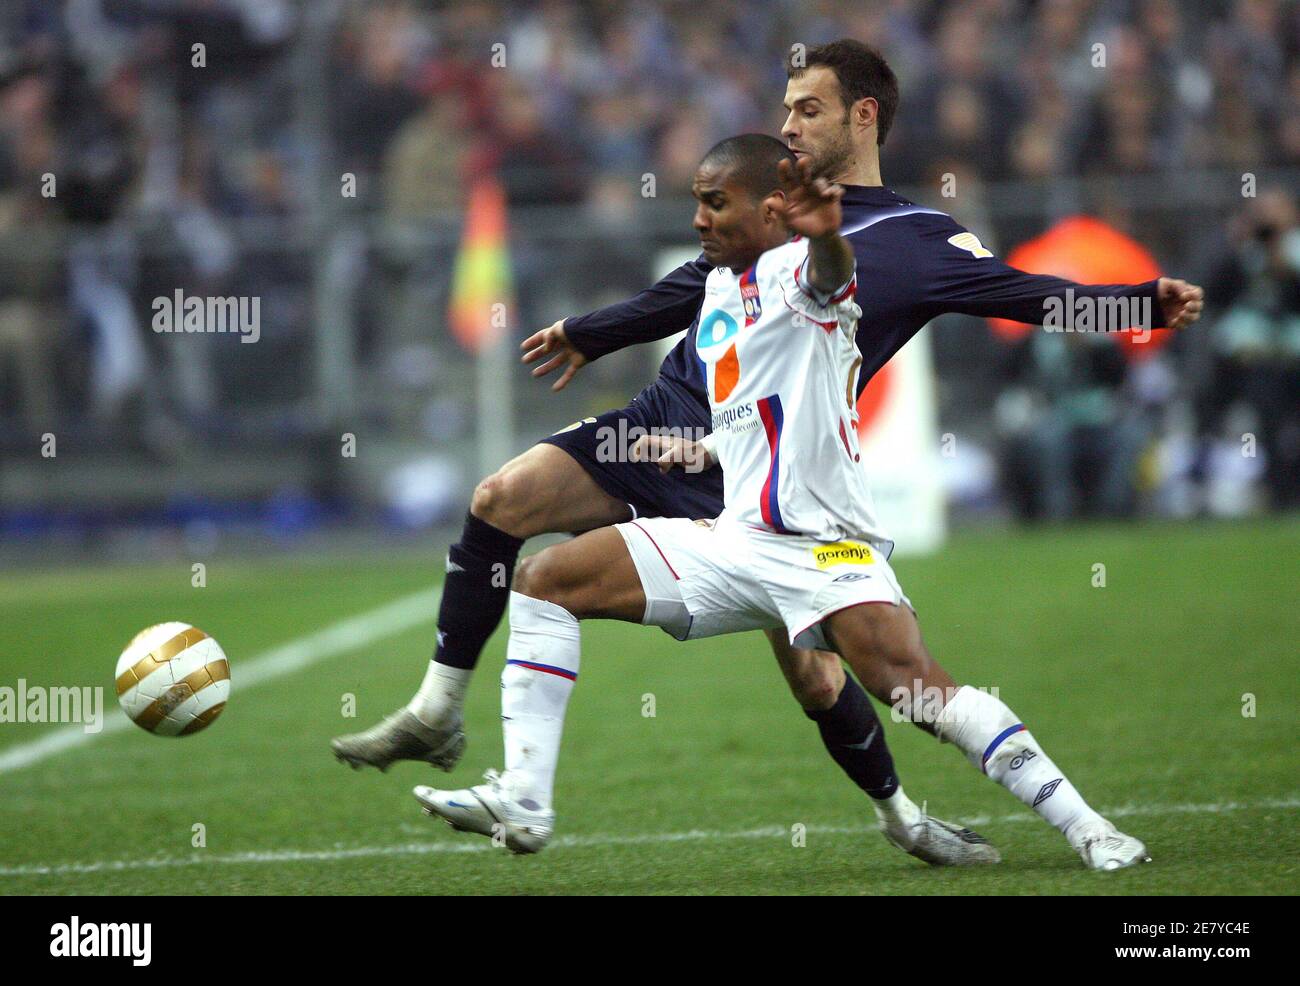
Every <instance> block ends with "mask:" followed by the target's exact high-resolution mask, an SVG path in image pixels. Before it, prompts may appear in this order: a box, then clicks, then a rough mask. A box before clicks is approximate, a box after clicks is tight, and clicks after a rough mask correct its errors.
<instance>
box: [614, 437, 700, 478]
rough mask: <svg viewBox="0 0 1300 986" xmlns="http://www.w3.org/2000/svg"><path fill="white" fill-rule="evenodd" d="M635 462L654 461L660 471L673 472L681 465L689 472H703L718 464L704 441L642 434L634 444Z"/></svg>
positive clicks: (633, 456) (633, 454) (633, 455)
mask: <svg viewBox="0 0 1300 986" xmlns="http://www.w3.org/2000/svg"><path fill="white" fill-rule="evenodd" d="M632 461H633V462H654V463H656V464H657V465H658V466H659V471H660V472H663V473H666V472H671V471H672V469H673V467H674V466H681V467H682V468H683V469H685V470H686V471H687V472H703V471H704V470H705V469H709V468H712V467H713V466H715V465H717V460H716V459H714V458H713V456H712V455H710V454H709V450H708V449H707V448H705V447H704V444H703V443H702V442H693V441H691V440H690V439H687V438H679V437H677V436H675V435H642V436H641V437H640V438H638V439H637V440H636V444H635V445H633V446H632Z"/></svg>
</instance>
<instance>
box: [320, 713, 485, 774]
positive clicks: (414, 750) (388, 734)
mask: <svg viewBox="0 0 1300 986" xmlns="http://www.w3.org/2000/svg"><path fill="white" fill-rule="evenodd" d="M463 725H464V723H463V721H462V720H461V719H460V718H459V717H457V718H456V719H455V720H453V721H451V722H448V723H447V724H446V725H445V726H442V727H441V728H439V729H431V728H430V727H428V726H426V725H425V724H424V723H422V722H421V721H420V720H419V719H417V718H416V716H415V714H414V713H413V712H411V711H410V710H409V709H399V710H398V711H396V712H394V713H393V714H392V715H390V716H389V717H388V718H386V719H385V720H384V721H383V722H381V723H379V724H378V725H376V726H371V727H370V728H369V729H367V730H366V731H365V732H363V733H350V734H349V735H347V736H336V737H335V738H334V739H332V740H330V747H331V748H332V749H333V750H334V756H335V757H337V758H338V759H339V760H341V761H342V762H343V763H346V764H350V765H351V766H352V768H353V769H354V770H360V769H361V768H362V767H363V766H366V765H369V766H371V767H378V768H379V769H380V770H387V769H388V768H389V767H391V766H392V765H393V764H394V763H396V762H397V761H398V760H422V761H424V762H425V763H431V764H433V765H434V766H435V767H437V768H438V769H439V770H451V769H452V768H453V767H455V766H456V764H457V762H458V761H459V760H460V758H461V755H462V754H463V753H464V752H465V730H464V729H463Z"/></svg>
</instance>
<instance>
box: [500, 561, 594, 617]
mask: <svg viewBox="0 0 1300 986" xmlns="http://www.w3.org/2000/svg"><path fill="white" fill-rule="evenodd" d="M511 588H513V589H514V591H515V592H518V593H522V594H523V595H525V596H532V597H533V598H534V599H545V600H546V601H547V602H549V603H555V605H557V606H559V607H561V608H563V609H567V610H568V611H569V612H570V613H574V615H577V611H578V610H579V609H581V605H580V602H581V600H580V599H579V598H578V594H577V592H576V591H575V590H577V589H578V588H580V587H579V586H577V585H575V583H574V580H573V579H572V577H571V576H570V575H569V574H568V573H566V570H565V567H564V566H563V565H562V564H561V563H560V562H559V561H558V560H557V559H556V557H555V553H554V551H553V549H551V548H547V549H546V550H544V551H539V552H538V553H537V554H535V555H529V556H528V557H527V558H524V559H522V560H521V561H520V562H519V564H518V565H517V566H516V567H515V578H514V582H513V584H512V586H511Z"/></svg>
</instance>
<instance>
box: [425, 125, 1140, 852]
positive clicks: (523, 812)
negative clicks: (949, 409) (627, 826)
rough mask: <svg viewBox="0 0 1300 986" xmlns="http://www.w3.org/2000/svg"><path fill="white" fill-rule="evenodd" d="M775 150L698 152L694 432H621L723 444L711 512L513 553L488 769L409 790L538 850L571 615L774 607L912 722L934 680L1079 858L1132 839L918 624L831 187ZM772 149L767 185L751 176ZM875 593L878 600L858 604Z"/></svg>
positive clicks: (708, 614) (677, 452)
mask: <svg viewBox="0 0 1300 986" xmlns="http://www.w3.org/2000/svg"><path fill="white" fill-rule="evenodd" d="M765 142H767V143H765ZM792 160H793V158H792V155H790V153H789V151H788V150H787V149H786V148H785V147H784V145H782V144H781V143H780V142H779V141H776V140H774V139H772V138H763V137H758V136H757V135H745V136H744V137H742V138H732V139H731V140H730V141H724V142H723V143H722V144H720V145H719V146H718V147H716V148H714V149H713V150H712V151H710V153H709V155H707V156H706V157H705V160H704V162H703V163H702V164H701V166H700V169H699V171H698V172H697V174H696V179H695V183H694V187H693V192H694V194H695V197H696V199H697V200H698V201H699V203H700V207H699V209H698V210H697V212H696V220H695V227H696V229H697V230H698V231H699V232H700V237H701V246H702V248H703V250H704V252H705V254H706V255H707V256H708V259H709V260H710V261H711V262H712V263H713V264H714V265H715V267H716V268H717V269H716V270H714V271H713V272H712V273H711V274H710V275H709V279H708V282H707V285H706V292H705V298H704V303H703V306H702V308H701V320H700V328H699V335H698V338H697V347H698V350H699V353H700V358H701V360H703V362H704V364H705V366H704V370H705V372H706V373H707V378H708V391H709V398H710V403H711V407H712V418H713V432H712V434H711V435H710V436H709V438H708V439H706V440H705V441H704V442H702V443H696V442H691V441H687V440H684V439H681V438H679V437H672V436H649V437H648V438H647V439H643V440H642V441H641V442H640V443H639V444H638V447H639V448H641V449H643V450H644V451H646V452H649V453H651V454H653V455H654V456H655V457H656V458H657V459H658V460H659V462H660V465H661V468H671V467H672V466H674V465H678V464H681V465H685V466H686V467H687V468H701V467H711V466H713V465H716V464H718V463H720V464H721V465H722V466H723V469H724V484H725V498H724V500H725V509H724V510H723V513H722V515H721V516H720V517H718V518H717V520H716V521H691V520H685V519H681V518H665V517H655V518H646V519H639V520H633V521H631V522H629V523H624V524H618V525H615V526H614V527H606V528H601V529H599V530H596V531H591V532H589V533H586V534H583V535H581V536H579V537H577V538H575V539H574V540H572V541H570V542H568V543H565V544H561V545H556V546H554V547H552V548H548V549H547V550H545V551H543V552H541V553H540V554H538V555H536V556H534V557H533V558H530V559H526V560H525V562H524V563H523V564H522V565H521V566H520V567H519V568H518V569H517V571H516V574H515V582H514V590H513V591H512V593H511V600H510V630H511V632H510V642H509V645H508V650H507V665H506V669H505V671H504V672H503V673H502V710H501V711H502V728H503V732H504V734H505V751H506V771H505V773H504V774H503V775H499V774H496V773H495V772H489V775H488V783H487V784H483V785H478V786H476V787H473V788H469V789H466V790H461V791H440V790H435V789H433V788H429V787H425V786H420V787H417V788H416V789H415V796H416V798H417V800H419V801H420V803H421V804H422V805H423V806H424V808H425V810H426V811H427V812H428V813H430V814H435V815H438V816H441V817H442V818H444V819H446V820H447V821H448V822H449V823H451V824H452V826H453V827H456V828H461V829H466V830H470V831H475V832H479V833H482V834H485V835H492V836H494V837H495V836H500V837H502V838H503V839H504V842H505V844H506V845H507V846H509V847H510V848H511V849H513V850H515V851H516V852H536V851H537V850H539V849H540V848H541V847H542V846H544V845H545V844H546V842H547V840H548V839H549V838H550V836H551V834H552V832H553V830H554V820H555V813H554V809H553V807H552V804H553V796H552V795H553V784H554V777H555V769H556V764H557V760H558V754H559V746H560V737H561V732H562V729H563V720H564V713H565V709H566V707H567V702H568V697H569V694H570V692H571V691H572V687H573V683H574V681H575V680H576V678H577V674H578V664H579V649H580V648H579V633H578V621H579V620H581V619H591V618H606V619H619V620H626V621H629V622H640V623H645V624H649V625H655V626H659V627H662V628H663V629H664V630H666V631H668V632H669V633H670V634H672V635H673V636H675V637H677V638H679V639H688V638H698V637H707V636H712V635H715V634H720V633H730V632H736V631H741V630H753V629H760V628H770V627H784V628H785V629H786V631H787V633H788V635H789V639H790V641H791V643H792V644H794V645H796V646H803V647H817V648H825V649H827V650H833V651H836V652H838V653H839V654H840V655H841V656H842V657H843V658H844V659H845V660H846V661H848V663H849V664H850V666H851V667H852V668H853V670H854V671H855V673H856V674H857V675H858V677H859V678H860V679H861V680H862V682H863V684H864V686H865V687H866V688H867V690H868V691H870V692H871V693H872V694H875V695H876V696H877V697H881V695H882V692H883V693H884V694H886V695H889V694H891V690H892V689H894V688H895V686H897V685H898V683H899V682H900V681H901V682H902V683H903V685H904V687H905V691H910V690H911V688H912V687H913V681H914V680H915V681H919V682H920V684H921V686H922V691H921V693H920V694H917V695H914V696H912V697H911V699H910V700H905V701H904V705H905V708H904V709H903V711H904V712H905V713H907V714H909V715H911V716H912V717H913V718H914V719H915V720H917V721H918V722H920V721H922V720H923V717H924V709H923V708H922V706H923V705H924V704H926V703H927V702H928V701H929V696H930V695H931V693H932V690H933V691H934V692H938V693H939V695H940V697H941V698H942V695H943V693H944V691H945V690H946V691H947V693H948V696H949V697H948V699H947V700H946V701H942V702H938V703H935V710H934V711H935V719H934V720H933V721H932V723H930V727H931V728H930V731H932V732H934V733H935V734H936V735H938V736H939V737H940V738H941V739H943V740H945V741H948V742H952V743H954V744H956V745H957V746H958V747H959V748H960V749H961V750H962V751H963V752H964V753H966V754H967V757H968V758H969V759H970V760H971V761H972V763H974V764H975V765H977V766H979V767H981V768H982V769H984V770H985V772H986V773H987V774H988V775H989V776H991V777H993V778H994V779H995V780H997V781H998V782H999V783H1001V784H1003V785H1004V786H1005V787H1007V788H1008V789H1009V790H1011V792H1012V793H1013V794H1015V795H1016V796H1017V797H1018V798H1020V799H1021V800H1022V801H1024V802H1025V803H1026V804H1027V805H1030V806H1032V807H1033V808H1034V810H1035V811H1038V813H1039V814H1040V815H1041V816H1043V817H1044V818H1045V820H1047V821H1049V822H1050V823H1051V824H1053V825H1055V826H1056V827H1057V828H1058V829H1060V830H1061V831H1062V832H1063V833H1064V834H1065V835H1066V837H1067V838H1068V839H1069V840H1070V841H1071V843H1072V844H1073V845H1075V847H1076V848H1078V849H1079V850H1080V853H1081V855H1083V858H1084V860H1085V862H1086V863H1087V864H1088V865H1089V866H1091V867H1094V868H1106V869H1110V868H1117V867H1119V866H1126V865H1130V864H1131V863H1134V862H1139V861H1142V860H1145V859H1146V858H1147V856H1146V849H1145V847H1144V846H1143V845H1142V843H1141V842H1139V841H1138V840H1136V839H1132V838H1131V837H1128V836H1123V835H1120V834H1119V833H1118V832H1116V831H1115V830H1114V827H1113V826H1111V825H1110V823H1109V822H1107V821H1106V820H1105V819H1103V818H1102V817H1101V816H1100V815H1098V814H1097V813H1096V812H1095V811H1093V810H1092V809H1091V808H1090V807H1088V805H1087V804H1086V803H1085V802H1084V801H1083V799H1082V797H1080V796H1079V794H1078V792H1077V791H1076V790H1075V789H1074V787H1073V786H1072V785H1071V784H1070V783H1069V781H1067V780H1066V779H1065V778H1064V776H1063V775H1061V773H1060V771H1059V770H1058V768H1057V767H1056V765H1055V764H1053V763H1052V761H1051V760H1050V758H1048V757H1047V755H1046V754H1045V753H1044V752H1043V751H1042V749H1041V747H1040V746H1039V745H1038V743H1037V741H1036V740H1035V739H1034V738H1033V737H1032V736H1031V735H1030V734H1029V733H1028V732H1027V731H1025V729H1024V726H1023V725H1022V724H1020V723H1019V722H1018V721H1017V720H1016V718H1015V716H1014V715H1013V714H1012V713H1011V711H1010V710H1009V709H1007V707H1006V706H1005V705H1003V704H1002V703H1001V702H1000V700H998V699H997V698H996V697H991V696H988V695H985V694H984V693H982V692H978V691H976V690H974V689H970V688H960V689H958V688H957V687H956V684H955V682H954V681H953V679H952V678H951V677H949V676H948V674H947V673H946V672H945V671H944V670H943V669H942V668H941V667H939V665H938V664H937V663H936V662H935V661H934V660H933V658H932V657H930V655H929V652H928V651H927V650H926V649H925V647H924V645H923V644H922V643H921V640H920V632H919V629H918V627H917V624H916V617H915V614H914V613H913V611H912V608H911V604H910V602H908V600H907V598H906V597H905V596H904V595H903V593H902V590H901V588H900V587H899V584H898V580H897V578H896V577H895V575H894V573H893V570H892V569H891V568H890V566H889V562H888V557H889V553H890V551H891V550H892V547H893V546H892V543H891V542H890V541H889V539H888V537H887V535H886V534H885V533H884V532H883V531H882V530H880V528H879V526H878V524H877V523H876V521H875V517H874V510H873V508H872V503H871V496H870V493H869V492H868V489H867V485H866V480H865V477H864V475H863V472H862V466H861V463H860V454H859V451H858V446H857V439H856V431H857V430H856V428H855V427H854V420H853V414H854V410H853V407H854V399H853V398H854V396H855V394H856V386H855V385H856V377H857V372H858V363H859V361H858V357H857V350H856V347H855V344H854V341H853V339H854V332H855V329H856V321H857V318H858V316H859V314H860V312H859V309H858V307H857V305H856V304H855V303H854V301H853V296H854V288H855V285H854V284H853V272H854V268H855V259H854V255H853V253H852V250H851V248H850V247H849V244H848V242H847V241H846V240H845V239H844V238H843V237H842V236H841V235H840V233H839V229H840V208H839V198H840V194H841V191H840V189H839V188H838V187H837V186H831V185H828V184H827V182H826V181H825V179H822V178H814V177H812V175H811V168H810V166H809V163H808V162H807V161H804V162H801V163H800V164H799V165H798V166H797V167H795V166H792ZM778 171H779V173H780V175H781V185H782V187H781V188H780V189H776V190H773V191H771V192H770V193H766V194H765V192H764V190H766V189H774V187H775V186H776V184H777V181H776V180H775V175H774V174H773V173H774V172H778ZM765 178H766V179H767V180H766V182H765V181H764V179H765ZM790 233H796V234H799V238H797V239H795V240H793V241H790V240H789V239H788V238H789V234H790ZM872 603H880V604H885V605H880V606H876V605H864V604H872ZM923 728H925V727H923ZM995 753H996V754H997V756H996V758H994V754H995ZM876 810H877V812H878V813H879V814H880V817H881V822H882V827H883V828H884V830H885V832H886V835H887V837H888V838H890V841H893V842H896V843H897V844H902V845H903V847H904V848H907V849H909V851H912V850H914V849H915V848H916V847H915V845H914V844H908V840H917V839H925V838H947V839H955V840H958V841H959V842H964V843H965V844H966V845H967V846H968V848H969V860H968V861H970V862H994V861H996V860H997V859H998V858H999V857H998V854H997V853H996V851H994V850H993V849H992V847H990V846H988V845H987V843H985V842H984V841H983V840H982V839H979V837H978V836H974V834H973V833H968V832H965V831H964V830H960V829H957V828H956V827H954V826H948V825H947V824H946V823H942V822H937V820H934V819H929V818H927V817H926V816H925V815H924V814H923V813H922V812H919V811H918V810H917V809H916V806H915V805H914V804H911V802H910V801H907V799H906V798H905V796H903V795H902V792H901V789H900V790H899V792H898V800H897V801H895V802H894V804H893V805H888V804H886V805H881V804H880V803H877V804H876ZM891 812H893V813H894V814H893V816H892V817H891V815H890V813H891ZM917 854H918V855H919V854H920V853H917ZM923 858H924V856H923Z"/></svg>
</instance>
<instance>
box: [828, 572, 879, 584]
mask: <svg viewBox="0 0 1300 986" xmlns="http://www.w3.org/2000/svg"><path fill="white" fill-rule="evenodd" d="M869 578H871V576H870V575H863V574H862V573H861V572H849V573H848V574H847V575H841V576H839V577H838V578H834V579H831V581H832V582H861V581H862V580H863V579H869Z"/></svg>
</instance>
